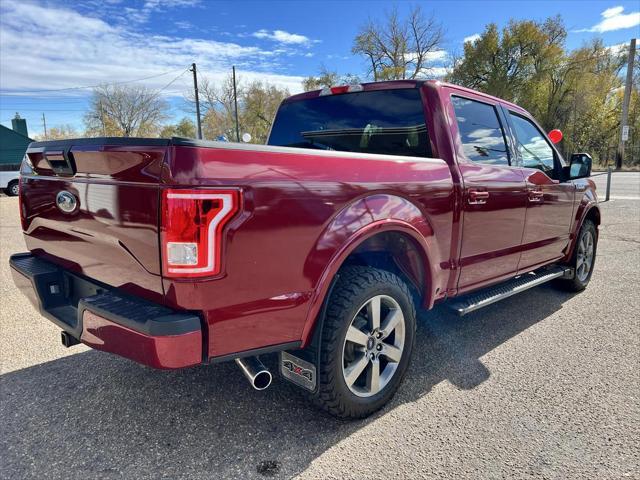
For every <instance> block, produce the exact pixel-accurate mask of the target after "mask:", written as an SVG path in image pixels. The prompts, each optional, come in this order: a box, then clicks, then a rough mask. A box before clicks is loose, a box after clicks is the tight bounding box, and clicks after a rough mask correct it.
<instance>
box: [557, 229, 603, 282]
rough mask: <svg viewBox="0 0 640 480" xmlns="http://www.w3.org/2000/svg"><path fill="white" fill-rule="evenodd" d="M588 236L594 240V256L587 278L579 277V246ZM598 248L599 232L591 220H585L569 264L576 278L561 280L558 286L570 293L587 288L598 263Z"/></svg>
mask: <svg viewBox="0 0 640 480" xmlns="http://www.w3.org/2000/svg"><path fill="white" fill-rule="evenodd" d="M586 234H588V235H591V238H592V240H593V256H592V258H591V264H590V266H589V269H588V272H587V274H586V276H584V275H583V276H580V275H578V272H577V270H578V266H579V265H578V261H579V252H578V250H579V246H580V241H581V240H582V239H583V237H584V236H585V235H586ZM597 248H598V232H597V230H596V226H595V224H594V223H593V222H592V221H591V220H585V221H584V223H583V224H582V227H581V228H580V233H578V238H577V239H576V246H575V248H574V249H573V255H572V256H571V261H570V262H569V264H568V265H569V266H570V267H571V268H573V269H574V272H575V274H574V276H573V278H570V279H560V280H557V281H556V285H557V286H558V287H559V288H561V289H563V290H566V291H568V292H581V291H582V290H584V289H585V288H586V286H587V285H588V284H589V281H590V280H591V274H592V273H593V267H594V265H595V263H596V251H597Z"/></svg>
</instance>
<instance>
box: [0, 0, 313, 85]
mask: <svg viewBox="0 0 640 480" xmlns="http://www.w3.org/2000/svg"><path fill="white" fill-rule="evenodd" d="M149 1H151V0H149ZM179 1H183V2H185V1H188V0H179ZM151 3H152V4H153V6H158V5H165V4H167V2H165V1H158V0H154V1H153V2H151ZM44 5H46V4H43V5H38V4H34V3H27V2H23V1H20V0H3V1H2V3H1V10H0V14H1V15H2V22H1V23H0V44H1V45H2V55H1V56H0V86H1V88H2V90H3V91H4V92H7V91H15V92H20V91H23V92H26V91H33V90H45V89H46V90H50V89H61V88H70V87H75V86H79V85H96V84H100V83H107V82H122V81H127V80H132V79H136V78H142V77H147V76H154V75H157V74H158V73H162V72H169V73H167V74H166V75H163V76H160V77H157V78H151V79H148V80H145V81H144V82H139V84H144V85H146V86H148V87H150V88H162V87H164V86H165V85H166V84H167V83H169V82H170V81H171V80H172V79H173V78H175V77H176V76H177V75H178V74H179V73H180V71H181V70H183V71H184V70H186V68H187V67H188V66H189V65H190V64H191V63H192V62H196V63H197V64H198V70H199V72H200V73H201V74H202V75H205V76H211V77H212V78H214V79H215V78H221V77H222V76H224V75H226V74H227V73H228V72H229V71H230V69H231V65H236V67H237V68H238V70H239V72H240V74H241V75H242V76H244V77H245V78H247V79H248V80H251V79H253V78H256V79H257V78H259V79H263V80H268V81H272V82H274V83H276V84H278V85H280V86H283V87H287V88H289V90H290V91H291V92H297V91H300V90H301V85H300V82H301V81H302V77H299V76H291V75H285V74H282V73H281V70H280V68H281V66H280V62H279V59H280V58H282V57H284V56H288V55H291V52H289V51H285V50H279V51H275V50H265V49H262V48H260V47H258V46H253V45H240V44H237V43H233V42H220V41H215V40H210V39H203V38H181V37H174V36H165V35H149V34H143V33H140V32H139V31H138V29H137V28H136V26H135V25H121V24H117V25H111V24H109V23H107V22H106V21H105V20H102V19H100V18H94V17H91V16H88V15H83V14H82V13H79V12H77V11H74V10H71V9H69V8H65V7H49V6H44ZM64 25H73V28H72V29H68V28H64V27H61V26H64ZM276 50H278V49H276ZM245 72H246V73H245ZM190 88H191V76H190V75H186V74H185V75H182V77H180V78H179V79H178V80H177V81H176V82H175V83H173V84H172V85H171V87H170V88H168V89H167V90H166V92H165V93H167V94H170V95H175V96H180V95H181V93H182V92H184V91H186V90H188V89H190ZM87 92H88V91H87V90H74V91H72V92H65V94H71V93H73V94H74V95H86V94H87ZM48 95H51V96H53V95H56V96H59V95H61V94H60V93H55V94H54V93H51V94H48Z"/></svg>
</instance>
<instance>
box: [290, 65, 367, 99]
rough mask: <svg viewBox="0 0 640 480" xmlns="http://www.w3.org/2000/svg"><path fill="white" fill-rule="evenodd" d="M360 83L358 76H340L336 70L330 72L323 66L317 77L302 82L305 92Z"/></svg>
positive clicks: (349, 74) (310, 77)
mask: <svg viewBox="0 0 640 480" xmlns="http://www.w3.org/2000/svg"><path fill="white" fill-rule="evenodd" d="M360 82H361V80H360V78H359V77H358V76H357V75H353V74H351V73H347V74H344V75H340V74H339V73H338V72H336V71H335V70H329V69H328V68H327V67H325V66H324V65H322V66H321V67H320V71H319V73H318V75H317V76H313V75H311V76H309V77H307V78H305V79H304V80H303V81H302V88H303V90H304V91H305V92H309V91H311V90H320V89H322V88H326V87H333V86H336V85H353V84H357V83H360Z"/></svg>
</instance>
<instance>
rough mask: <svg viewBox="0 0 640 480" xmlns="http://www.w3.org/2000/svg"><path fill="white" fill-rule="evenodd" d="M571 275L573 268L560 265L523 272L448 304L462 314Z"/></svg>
mask: <svg viewBox="0 0 640 480" xmlns="http://www.w3.org/2000/svg"><path fill="white" fill-rule="evenodd" d="M572 275H573V270H572V269H571V268H567V267H560V266H558V267H550V268H545V269H542V270H536V271H535V272H529V273H525V274H524V275H520V276H519V277H516V278H514V279H512V280H508V281H506V282H504V283H500V284H498V285H494V286H492V287H488V288H484V289H482V290H479V291H477V292H473V293H470V294H468V295H464V296H461V297H459V298H455V299H453V300H451V302H449V304H448V305H449V308H451V309H453V310H454V311H455V312H456V313H457V314H458V315H460V316H462V315H466V314H467V313H471V312H473V311H474V310H478V309H480V308H482V307H486V306H487V305H491V304H492V303H496V302H499V301H500V300H504V299H505V298H508V297H510V296H512V295H515V294H517V293H520V292H524V291H525V290H529V289H530V288H533V287H537V286H538V285H542V284H543V283H546V282H548V281H549V280H553V279H554V278H560V277H565V278H571V276H572Z"/></svg>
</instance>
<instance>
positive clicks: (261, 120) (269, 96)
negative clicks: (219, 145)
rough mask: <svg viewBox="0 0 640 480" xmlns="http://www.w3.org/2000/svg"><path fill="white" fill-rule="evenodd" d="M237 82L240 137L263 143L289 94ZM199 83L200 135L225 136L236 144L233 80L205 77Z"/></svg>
mask: <svg viewBox="0 0 640 480" xmlns="http://www.w3.org/2000/svg"><path fill="white" fill-rule="evenodd" d="M236 80H237V83H236V91H237V95H238V120H239V130H240V135H242V134H243V133H249V134H251V142H252V143H264V142H265V141H266V139H267V135H268V133H269V130H270V128H271V123H272V122H273V118H274V116H275V114H276V111H277V110H278V107H279V106H280V103H281V102H282V100H284V99H285V98H286V97H288V96H289V95H290V94H289V91H288V90H287V89H284V88H280V87H278V86H276V85H272V84H269V83H267V82H261V81H253V82H250V83H246V82H245V81H244V80H243V79H242V78H237V79H236ZM200 83H201V87H200V93H201V98H202V102H201V103H202V108H203V111H204V115H203V118H202V130H203V136H204V137H205V138H209V139H215V138H218V137H219V136H225V137H226V138H227V139H228V140H230V141H235V140H236V124H235V105H234V98H233V78H232V77H231V75H229V76H227V77H225V78H223V79H222V80H221V81H219V82H215V83H214V82H213V81H211V80H209V79H206V78H204V79H203V80H202V81H201V82H200Z"/></svg>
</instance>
